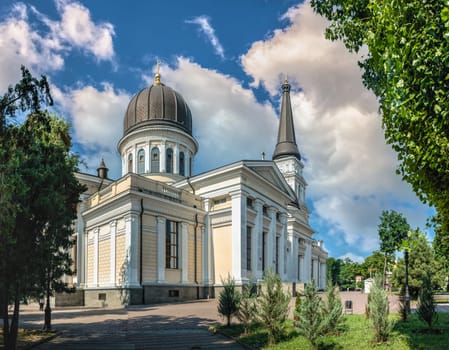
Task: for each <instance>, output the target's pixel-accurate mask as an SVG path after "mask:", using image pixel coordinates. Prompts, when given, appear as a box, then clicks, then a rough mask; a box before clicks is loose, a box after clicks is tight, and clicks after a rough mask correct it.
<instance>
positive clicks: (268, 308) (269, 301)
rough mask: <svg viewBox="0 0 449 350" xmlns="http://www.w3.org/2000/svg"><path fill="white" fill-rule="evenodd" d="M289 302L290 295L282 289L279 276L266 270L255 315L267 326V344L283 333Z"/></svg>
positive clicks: (277, 338) (273, 341)
mask: <svg viewBox="0 0 449 350" xmlns="http://www.w3.org/2000/svg"><path fill="white" fill-rule="evenodd" d="M289 303H290V295H289V294H288V293H285V292H284V290H283V289H282V283H281V279H280V277H279V276H278V275H276V274H274V273H272V272H271V271H270V272H268V274H267V275H266V276H265V278H264V285H263V287H262V290H261V292H260V296H259V298H258V300H257V306H258V313H257V317H258V319H259V320H260V321H261V322H262V324H263V325H264V326H265V327H266V328H267V331H268V343H269V344H273V343H275V342H276V341H277V340H279V339H280V338H281V336H282V334H283V331H284V327H285V321H286V319H287V317H288V308H289Z"/></svg>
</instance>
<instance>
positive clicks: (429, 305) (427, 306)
mask: <svg viewBox="0 0 449 350" xmlns="http://www.w3.org/2000/svg"><path fill="white" fill-rule="evenodd" d="M434 295H435V292H434V289H433V287H432V282H431V279H430V274H429V273H425V274H424V275H423V278H422V286H421V289H420V290H419V294H418V308H417V310H416V311H417V313H418V317H419V319H420V320H421V321H423V322H425V323H427V325H428V326H429V329H430V328H432V324H433V323H434V322H435V321H436V320H437V319H438V314H437V312H436V309H435V304H434V302H433V297H434Z"/></svg>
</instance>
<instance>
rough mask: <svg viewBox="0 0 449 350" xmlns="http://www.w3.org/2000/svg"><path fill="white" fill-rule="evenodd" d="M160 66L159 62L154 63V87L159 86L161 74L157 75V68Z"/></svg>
mask: <svg viewBox="0 0 449 350" xmlns="http://www.w3.org/2000/svg"><path fill="white" fill-rule="evenodd" d="M160 66H161V61H160V60H157V61H156V75H155V76H154V85H161V74H160V73H159V68H160Z"/></svg>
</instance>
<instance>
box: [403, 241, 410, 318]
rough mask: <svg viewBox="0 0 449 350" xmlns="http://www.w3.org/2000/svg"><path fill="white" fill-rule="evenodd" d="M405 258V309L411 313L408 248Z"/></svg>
mask: <svg viewBox="0 0 449 350" xmlns="http://www.w3.org/2000/svg"><path fill="white" fill-rule="evenodd" d="M404 260H405V310H406V312H407V314H410V293H409V291H408V248H405V251H404Z"/></svg>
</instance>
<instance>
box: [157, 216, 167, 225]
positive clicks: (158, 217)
mask: <svg viewBox="0 0 449 350" xmlns="http://www.w3.org/2000/svg"><path fill="white" fill-rule="evenodd" d="M156 221H157V223H158V224H165V223H166V222H167V219H166V218H164V217H163V216H156Z"/></svg>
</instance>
